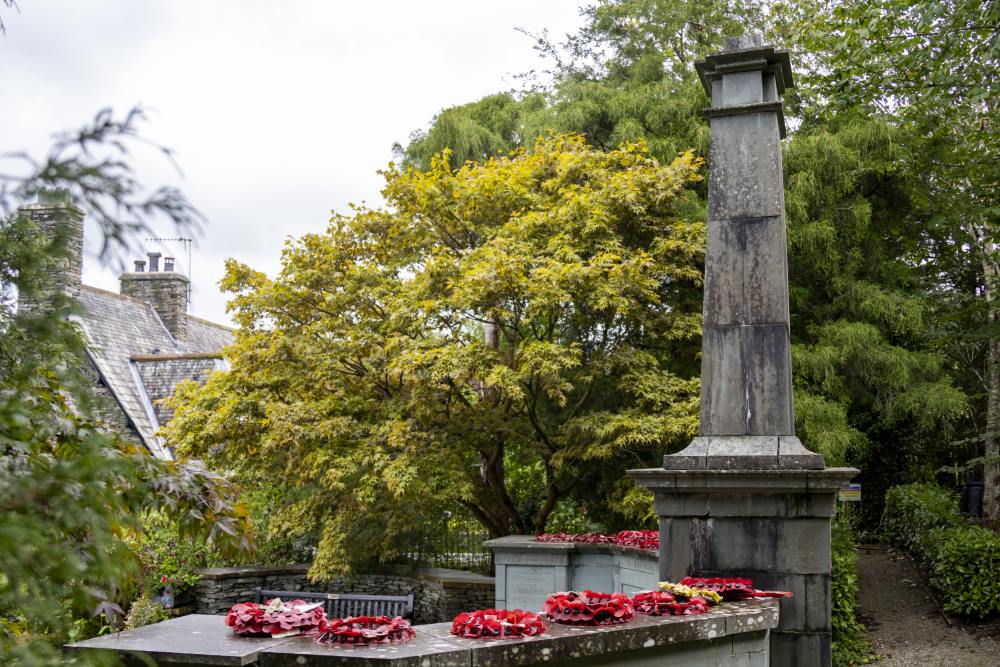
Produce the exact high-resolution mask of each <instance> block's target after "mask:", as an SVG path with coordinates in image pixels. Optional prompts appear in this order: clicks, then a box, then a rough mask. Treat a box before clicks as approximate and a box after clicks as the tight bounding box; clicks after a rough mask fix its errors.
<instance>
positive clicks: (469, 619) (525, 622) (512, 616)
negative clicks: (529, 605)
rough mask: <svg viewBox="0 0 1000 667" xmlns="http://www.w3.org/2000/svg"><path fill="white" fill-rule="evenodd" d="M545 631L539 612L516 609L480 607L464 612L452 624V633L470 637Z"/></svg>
mask: <svg viewBox="0 0 1000 667" xmlns="http://www.w3.org/2000/svg"><path fill="white" fill-rule="evenodd" d="M543 632H545V623H543V622H542V619H541V617H540V616H539V615H538V614H533V613H531V612H530V611H522V610H520V609H514V610H513V611H508V610H506V609H479V610H477V611H470V612H463V613H461V614H459V615H458V616H456V617H455V620H454V621H453V622H452V624H451V634H453V635H457V636H459V637H466V638H468V639H516V638H518V637H532V636H534V635H540V634H542V633H543Z"/></svg>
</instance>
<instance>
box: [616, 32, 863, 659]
mask: <svg viewBox="0 0 1000 667" xmlns="http://www.w3.org/2000/svg"><path fill="white" fill-rule="evenodd" d="M696 68H697V70H698V75H699V77H700V78H701V82H702V85H704V87H705V90H706V92H708V94H709V95H710V96H711V98H712V106H711V107H710V108H709V109H706V111H705V115H706V116H707V117H708V119H709V124H710V128H711V144H710V149H709V158H708V166H709V184H708V246H707V251H706V257H705V295H704V322H703V338H702V367H701V381H702V386H701V429H700V434H699V436H698V437H696V438H694V440H693V441H692V442H691V444H690V445H689V446H688V447H687V448H686V449H684V450H682V451H680V452H678V453H676V454H670V455H667V456H665V457H664V461H663V468H656V469H651V470H633V471H630V472H629V474H630V475H631V476H632V478H633V479H634V480H635V482H636V483H637V484H639V485H640V486H644V487H646V488H649V489H651V490H652V491H653V492H654V494H655V498H656V500H655V506H656V511H657V514H658V515H659V516H660V545H661V546H660V577H661V579H664V580H669V581H677V580H678V579H680V578H682V577H684V576H688V575H692V576H747V577H750V578H752V579H753V580H754V583H755V585H757V586H758V587H761V588H768V589H778V590H790V591H793V593H794V594H795V597H794V598H792V599H791V600H786V601H783V602H782V606H781V624H780V626H779V628H778V630H777V631H775V632H773V633H772V635H771V661H772V664H773V665H818V666H823V665H829V664H830V661H831V655H830V650H831V646H830V631H831V622H830V570H831V555H830V547H831V537H830V519H831V517H832V516H833V514H834V511H835V509H836V492H837V490H838V489H839V487H840V486H841V485H842V484H843V483H844V482H846V481H848V480H849V479H851V478H852V477H853V476H854V475H855V474H857V472H858V471H857V470H855V469H853V468H825V467H824V459H823V456H822V455H820V454H817V453H814V452H810V451H809V450H807V449H806V448H805V447H803V445H802V443H801V442H800V441H799V439H798V438H797V437H795V419H794V411H793V401H792V364H791V348H790V342H791V339H790V328H789V327H790V320H789V311H788V260H787V249H786V233H785V205H784V185H783V179H782V169H781V139H782V138H783V137H784V135H785V123H784V112H783V108H782V103H781V95H782V93H783V92H784V91H785V90H786V89H787V88H790V87H792V85H793V82H792V70H791V65H790V61H789V56H788V53H787V52H786V51H783V50H779V49H775V48H773V47H771V46H765V45H764V43H763V40H762V39H761V38H760V37H758V36H744V37H739V38H735V39H728V40H726V42H725V46H724V49H723V50H722V51H720V52H718V53H713V54H710V55H709V56H707V57H706V58H705V60H704V61H701V62H698V63H696Z"/></svg>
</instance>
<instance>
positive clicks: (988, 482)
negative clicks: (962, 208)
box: [974, 230, 1000, 521]
mask: <svg viewBox="0 0 1000 667" xmlns="http://www.w3.org/2000/svg"><path fill="white" fill-rule="evenodd" d="M976 231H978V232H981V233H977V234H974V238H976V239H977V240H978V241H979V250H980V253H981V257H982V263H983V283H984V288H983V296H984V298H985V299H986V307H987V313H988V316H987V317H988V319H989V323H990V324H995V323H997V321H998V320H1000V317H998V315H1000V313H998V312H997V304H996V303H995V300H996V288H997V277H998V276H997V273H998V270H997V263H996V260H995V258H994V252H995V251H996V248H995V247H994V245H993V242H992V241H990V239H989V236H988V234H987V233H986V230H976ZM987 363H988V364H989V368H988V372H987V378H988V382H989V386H988V387H987V398H986V440H985V447H984V449H985V452H984V454H985V455H986V457H987V458H988V459H989V458H996V457H997V456H998V455H1000V438H998V437H997V433H998V431H1000V340H998V339H997V338H996V337H995V336H994V334H993V333H992V332H991V333H990V340H989V361H988V362H987ZM983 516H985V517H987V518H989V519H991V520H993V521H997V520H1000V463H989V462H987V463H986V465H984V466H983Z"/></svg>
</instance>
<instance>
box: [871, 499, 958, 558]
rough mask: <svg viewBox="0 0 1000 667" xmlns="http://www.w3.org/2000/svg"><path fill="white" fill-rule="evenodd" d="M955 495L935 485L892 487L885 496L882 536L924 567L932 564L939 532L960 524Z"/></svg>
mask: <svg viewBox="0 0 1000 667" xmlns="http://www.w3.org/2000/svg"><path fill="white" fill-rule="evenodd" d="M964 524H965V520H964V519H963V518H962V515H961V514H960V513H959V511H958V496H957V495H956V494H955V493H953V492H951V491H949V490H947V489H944V488H942V487H940V486H938V485H936V484H906V485H904V486H895V487H893V488H891V489H889V491H888V492H887V493H886V494H885V516H884V519H883V521H882V533H883V535H884V536H885V537H886V538H888V540H889V542H890V543H892V544H894V545H895V546H897V547H902V548H904V549H907V550H908V551H909V552H910V553H911V554H913V557H914V558H916V559H917V561H918V562H920V563H921V564H922V565H924V566H925V567H929V566H930V564H931V562H932V561H933V558H934V554H935V551H936V548H937V543H938V542H937V537H936V536H935V533H936V532H937V531H938V530H939V529H943V528H948V527H951V526H960V525H964Z"/></svg>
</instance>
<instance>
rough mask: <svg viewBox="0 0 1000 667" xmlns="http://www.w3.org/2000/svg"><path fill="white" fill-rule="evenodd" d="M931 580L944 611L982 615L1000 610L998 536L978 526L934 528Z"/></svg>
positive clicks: (999, 551) (999, 545)
mask: <svg viewBox="0 0 1000 667" xmlns="http://www.w3.org/2000/svg"><path fill="white" fill-rule="evenodd" d="M935 533H936V539H937V540H938V542H937V550H936V553H935V557H934V562H933V566H932V568H931V582H932V583H933V584H934V586H936V587H937V588H938V589H940V590H941V592H942V593H944V599H945V603H944V608H945V611H950V612H952V613H955V614H962V615H964V616H974V617H979V618H982V617H984V616H989V615H991V614H997V613H1000V535H997V534H996V533H995V532H993V531H992V530H989V529H988V528H982V527H980V526H959V527H955V528H947V529H943V530H938V531H935Z"/></svg>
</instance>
